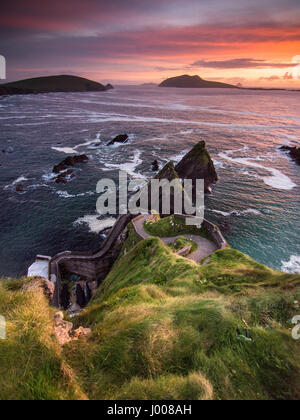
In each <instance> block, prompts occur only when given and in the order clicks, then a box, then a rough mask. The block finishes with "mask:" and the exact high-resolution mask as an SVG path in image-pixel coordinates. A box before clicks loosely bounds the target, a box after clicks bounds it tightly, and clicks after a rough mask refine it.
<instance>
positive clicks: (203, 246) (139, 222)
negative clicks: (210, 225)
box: [132, 215, 218, 263]
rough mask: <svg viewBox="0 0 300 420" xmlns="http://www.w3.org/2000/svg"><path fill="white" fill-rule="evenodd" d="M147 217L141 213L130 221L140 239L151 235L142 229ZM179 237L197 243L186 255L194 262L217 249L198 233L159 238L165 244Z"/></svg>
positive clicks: (198, 261)
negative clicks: (194, 248)
mask: <svg viewBox="0 0 300 420" xmlns="http://www.w3.org/2000/svg"><path fill="white" fill-rule="evenodd" d="M148 218H149V216H148V215H141V216H139V217H137V218H136V219H134V220H133V221H132V223H133V226H134V229H135V231H136V233H137V234H138V235H139V236H140V237H141V238H142V239H147V238H150V237H151V235H149V234H148V233H147V232H146V231H145V229H144V223H145V222H146V221H147V220H148ZM181 237H184V238H187V239H189V240H191V241H194V242H196V244H197V245H198V249H197V250H196V251H195V252H193V253H192V254H190V255H188V256H187V257H186V258H188V259H189V260H192V261H195V262H196V263H200V261H202V260H203V259H204V258H206V257H209V256H210V255H211V254H213V253H214V252H215V251H217V249H218V248H217V246H216V245H215V244H214V243H213V242H211V241H209V240H208V239H206V238H202V237H201V236H198V235H179V236H175V237H172V238H160V239H161V240H162V241H163V242H164V243H165V244H166V245H169V244H171V243H173V242H175V241H176V239H178V238H181Z"/></svg>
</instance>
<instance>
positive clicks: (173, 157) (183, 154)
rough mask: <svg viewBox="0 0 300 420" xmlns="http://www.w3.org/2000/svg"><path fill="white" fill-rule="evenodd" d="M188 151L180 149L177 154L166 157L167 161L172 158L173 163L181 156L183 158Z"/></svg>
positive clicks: (177, 161) (179, 159) (180, 158)
mask: <svg viewBox="0 0 300 420" xmlns="http://www.w3.org/2000/svg"><path fill="white" fill-rule="evenodd" d="M188 152H189V150H184V151H182V152H180V153H178V154H177V155H173V156H171V157H170V158H169V159H167V160H168V161H170V160H172V161H173V162H175V163H179V162H180V161H181V160H182V159H183V158H184V156H185V155H186V154H187V153H188Z"/></svg>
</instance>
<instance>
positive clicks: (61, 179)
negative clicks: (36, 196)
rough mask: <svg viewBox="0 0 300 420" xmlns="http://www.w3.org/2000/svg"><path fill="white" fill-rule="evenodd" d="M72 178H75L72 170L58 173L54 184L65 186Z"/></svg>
mask: <svg viewBox="0 0 300 420" xmlns="http://www.w3.org/2000/svg"><path fill="white" fill-rule="evenodd" d="M74 177H75V174H74V172H73V169H68V170H67V171H64V172H62V173H60V174H59V175H58V177H57V178H56V179H55V182H56V183H57V184H66V183H67V182H68V181H70V180H71V179H73V178H74Z"/></svg>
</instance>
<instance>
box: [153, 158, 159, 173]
mask: <svg viewBox="0 0 300 420" xmlns="http://www.w3.org/2000/svg"><path fill="white" fill-rule="evenodd" d="M151 169H152V171H153V172H157V171H158V170H159V164H158V161H157V160H155V161H154V162H152V165H151Z"/></svg>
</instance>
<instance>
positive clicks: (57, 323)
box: [53, 312, 92, 346]
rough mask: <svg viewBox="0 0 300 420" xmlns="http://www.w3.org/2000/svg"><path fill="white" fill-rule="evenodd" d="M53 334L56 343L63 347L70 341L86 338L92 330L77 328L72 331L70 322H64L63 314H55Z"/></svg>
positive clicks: (72, 327)
mask: <svg viewBox="0 0 300 420" xmlns="http://www.w3.org/2000/svg"><path fill="white" fill-rule="evenodd" d="M53 323H54V333H55V336H56V339H57V341H58V343H59V344H60V345H61V346H63V345H65V344H67V343H70V342H71V341H76V340H79V339H80V338H84V337H88V336H89V335H90V334H91V333H92V330H91V329H90V328H83V327H81V326H80V327H79V328H77V330H74V326H73V324H72V322H68V321H65V320H64V313H63V312H57V313H56V314H55V315H54V316H53Z"/></svg>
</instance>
